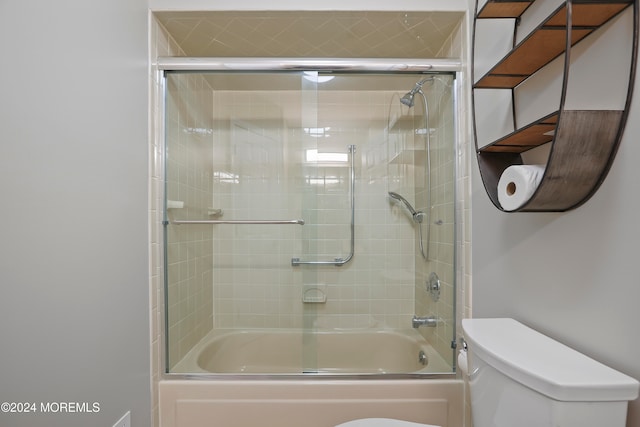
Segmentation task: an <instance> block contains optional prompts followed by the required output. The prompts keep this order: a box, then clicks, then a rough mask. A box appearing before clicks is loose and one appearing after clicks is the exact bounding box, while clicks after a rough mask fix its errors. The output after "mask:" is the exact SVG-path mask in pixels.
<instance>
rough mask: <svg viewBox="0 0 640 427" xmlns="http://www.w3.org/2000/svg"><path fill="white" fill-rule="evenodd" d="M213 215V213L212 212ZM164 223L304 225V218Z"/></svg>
mask: <svg viewBox="0 0 640 427" xmlns="http://www.w3.org/2000/svg"><path fill="white" fill-rule="evenodd" d="M214 215H215V214H214ZM164 223H165V224H174V225H183V224H261V225H269V224H299V225H304V219H193V220H191V219H184V220H182V219H176V220H171V221H165V222H164Z"/></svg>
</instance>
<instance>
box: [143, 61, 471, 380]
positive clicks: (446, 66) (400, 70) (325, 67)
mask: <svg viewBox="0 0 640 427" xmlns="http://www.w3.org/2000/svg"><path fill="white" fill-rule="evenodd" d="M154 65H155V68H156V70H157V73H158V81H160V82H161V85H160V87H159V92H160V93H159V94H158V95H159V100H158V110H157V120H158V121H157V123H161V124H163V125H162V126H159V127H158V129H159V131H158V141H164V140H165V137H166V135H165V126H164V123H165V120H166V118H165V107H166V106H165V96H166V92H167V85H166V78H167V72H171V71H186V72H207V71H227V72H234V71H237V72H243V71H244V72H252V71H254V72H256V71H263V72H268V71H273V72H277V71H321V72H347V73H348V72H353V73H389V74H404V73H406V74H417V73H434V74H438V73H451V74H454V75H455V80H457V81H460V80H459V79H460V77H461V75H462V70H463V67H462V62H461V61H460V60H458V59H456V58H276V57H273V58H271V57H260V58H242V57H238V58H233V57H228V58H227V57H223V58H203V57H158V58H157V62H156V63H155V64H154ZM452 91H453V102H454V126H455V128H456V131H455V136H454V144H455V147H456V150H457V147H458V132H459V130H458V125H457V123H458V117H457V116H458V114H457V113H458V86H457V85H454V86H453V89H452ZM158 146H159V147H164V142H162V143H160V144H159V145H158ZM161 150H162V158H163V162H162V168H163V172H162V173H163V175H164V173H165V171H166V153H165V152H164V151H165V148H162V149H161ZM454 174H455V175H456V178H457V176H458V170H457V162H454ZM165 186H166V180H165ZM163 192H164V194H166V188H164V190H163ZM163 199H166V197H163ZM163 204H166V200H165V201H164V202H163ZM166 208H167V207H166V206H162V210H163V222H164V221H166V218H164V216H165V215H166V212H167V209H166ZM454 218H455V220H454V221H455V223H458V221H459V218H458V212H457V209H454ZM162 238H163V244H162V245H161V247H162V250H161V251H162V253H161V257H162V259H163V260H164V262H163V263H162V264H163V268H162V270H163V271H162V274H161V276H162V277H163V281H164V286H166V283H167V277H166V275H167V271H166V268H165V267H164V266H166V256H167V255H166V251H165V250H164V248H165V247H166V241H164V239H166V233H163V237H162ZM454 243H455V242H454ZM456 252H457V251H456ZM458 257H459V255H458V254H455V255H454V258H455V264H456V265H458V262H457V260H458ZM454 275H456V276H457V274H456V273H455V272H454ZM160 298H162V305H163V306H164V305H165V304H166V301H165V298H166V289H165V292H163V293H162V295H161V296H160ZM456 306H457V302H456V298H454V300H453V311H454V317H456V316H457V307H456ZM164 311H166V307H165V308H164V309H163V312H164ZM161 328H162V333H161V334H160V336H161V340H162V343H161V348H162V349H163V351H161V355H160V357H161V359H160V363H161V366H163V367H164V368H163V374H162V376H163V378H162V379H176V380H180V379H244V380H258V379H265V380H273V379H279V380H290V379H306V380H309V379H311V378H313V379H326V380H336V379H341V380H350V379H370V380H375V379H377V380H380V379H443V380H444V379H455V378H456V371H457V369H456V359H455V357H453V364H452V372H449V373H398V374H396V373H392V374H391V373H389V374H314V375H312V376H311V377H310V376H309V375H308V374H305V373H291V374H288V373H287V374H220V373H206V374H202V373H172V372H167V370H166V367H167V356H168V348H167V347H168V340H167V332H168V324H167V316H166V313H165V315H164V321H163V322H161ZM454 335H455V332H454ZM455 345H456V337H455V336H454V337H453V340H452V350H455Z"/></svg>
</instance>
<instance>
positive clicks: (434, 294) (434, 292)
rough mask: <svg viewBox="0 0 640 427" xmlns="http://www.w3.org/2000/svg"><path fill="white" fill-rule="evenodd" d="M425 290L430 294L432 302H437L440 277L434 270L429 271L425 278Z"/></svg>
mask: <svg viewBox="0 0 640 427" xmlns="http://www.w3.org/2000/svg"><path fill="white" fill-rule="evenodd" d="M427 292H429V295H431V299H432V300H433V301H434V302H438V300H439V299H440V278H439V277H438V275H437V274H436V273H435V272H431V274H429V279H428V280H427Z"/></svg>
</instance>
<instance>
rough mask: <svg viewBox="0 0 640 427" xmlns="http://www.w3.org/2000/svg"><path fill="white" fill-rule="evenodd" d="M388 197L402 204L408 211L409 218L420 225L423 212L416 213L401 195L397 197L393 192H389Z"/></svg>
mask: <svg viewBox="0 0 640 427" xmlns="http://www.w3.org/2000/svg"><path fill="white" fill-rule="evenodd" d="M389 197H391V198H392V199H395V200H397V201H399V202H402V203H404V205H405V206H406V207H407V209H409V212H411V216H412V217H413V220H414V221H415V222H417V223H421V222H422V219H423V217H424V212H422V211H416V210H415V209H414V208H413V206H411V203H409V201H408V200H407V199H405V198H404V197H402V196H401V195H399V194H398V193H396V192H394V191H389Z"/></svg>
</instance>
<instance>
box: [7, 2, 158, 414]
mask: <svg viewBox="0 0 640 427" xmlns="http://www.w3.org/2000/svg"><path fill="white" fill-rule="evenodd" d="M0 54H1V55H2V66H1V67H0V82H2V83H1V86H0V87H1V89H0V138H1V139H0V209H1V210H0V293H1V294H0V402H5V401H8V402H12V401H13V402H34V403H36V405H37V406H38V410H39V409H40V408H39V405H40V402H89V403H90V404H93V402H97V403H98V404H99V405H100V411H99V412H97V413H91V414H80V413H71V414H63V413H57V414H52V413H49V414H42V413H36V414H22V415H17V414H7V413H0V425H1V426H3V427H16V426H29V427H38V426H46V427H56V426H61V427H62V426H64V427H73V426H83V427H84V426H107V427H110V426H112V425H113V424H114V423H115V422H116V421H117V420H118V418H120V416H122V415H123V414H124V413H125V412H126V411H127V410H131V412H132V425H133V426H136V427H137V426H149V425H150V423H151V421H150V391H149V388H150V386H149V372H150V367H149V363H150V362H149V359H150V358H149V326H148V325H149V320H148V319H149V308H148V306H149V291H148V254H147V252H148V250H147V245H148V243H147V242H148V238H147V234H148V233H147V146H148V141H147V111H148V107H147V92H148V81H147V74H148V71H147V4H146V1H145V0H137V1H134V0H109V1H86V0H60V1H56V2H51V1H48V0H30V1H25V0H2V1H0Z"/></svg>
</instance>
